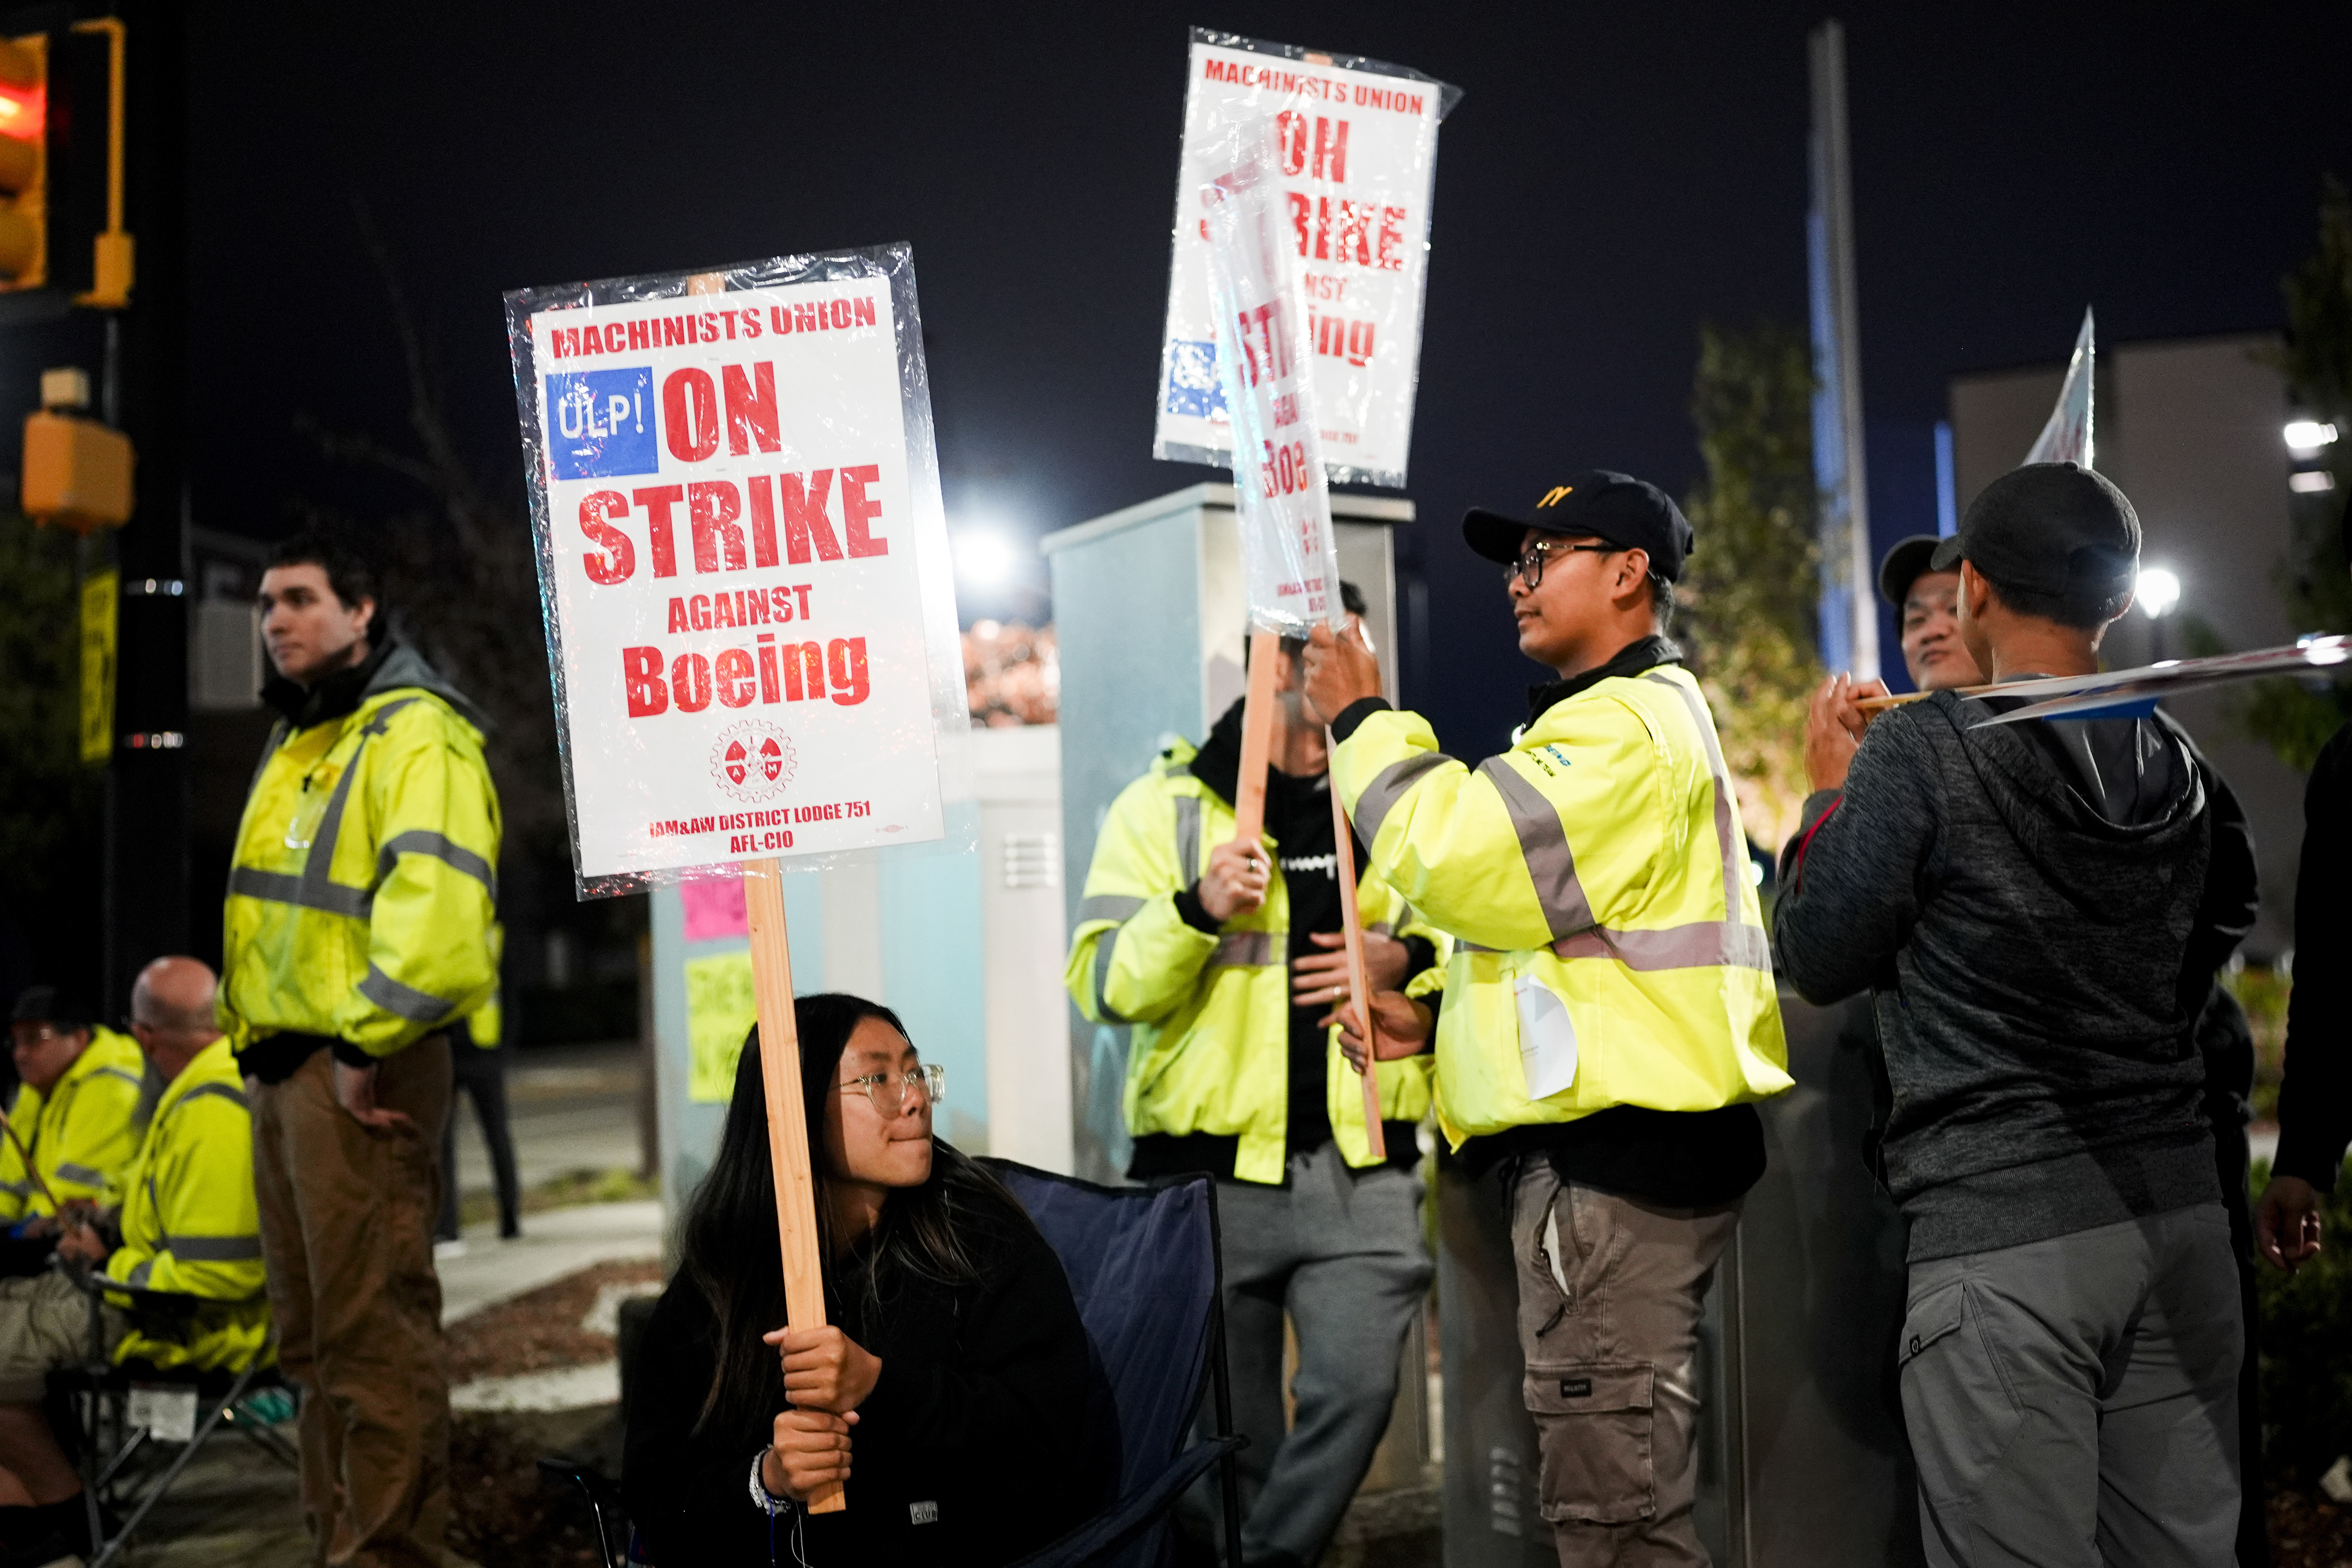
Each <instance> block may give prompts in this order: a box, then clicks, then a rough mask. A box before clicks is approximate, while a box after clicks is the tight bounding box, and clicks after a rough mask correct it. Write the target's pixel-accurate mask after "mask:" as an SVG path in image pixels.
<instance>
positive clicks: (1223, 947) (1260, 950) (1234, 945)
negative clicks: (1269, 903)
mask: <svg viewBox="0 0 2352 1568" xmlns="http://www.w3.org/2000/svg"><path fill="white" fill-rule="evenodd" d="M1277 962H1280V961H1278V960H1277V959H1276V957H1275V956H1274V933H1273V932H1272V931H1227V932H1226V933H1225V934H1224V935H1223V936H1221V937H1219V938H1218V939H1217V945H1216V946H1215V947H1214V948H1213V949H1212V950H1211V951H1210V953H1209V963H1210V965H1211V966H1212V967H1213V966H1215V965H1217V964H1220V963H1235V964H1255V965H1257V966H1259V967H1261V968H1263V967H1264V966H1265V965H1266V964H1269V963H1277Z"/></svg>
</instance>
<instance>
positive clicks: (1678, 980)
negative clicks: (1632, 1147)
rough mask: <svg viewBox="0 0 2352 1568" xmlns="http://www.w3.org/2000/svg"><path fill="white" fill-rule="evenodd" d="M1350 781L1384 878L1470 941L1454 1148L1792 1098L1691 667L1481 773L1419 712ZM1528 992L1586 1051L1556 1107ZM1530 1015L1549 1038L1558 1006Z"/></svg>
mask: <svg viewBox="0 0 2352 1568" xmlns="http://www.w3.org/2000/svg"><path fill="white" fill-rule="evenodd" d="M1331 776H1332V780H1333V783H1334V784H1335V785H1336V786H1337V787H1338V789H1339V793H1340V797H1341V798H1342V799H1343V800H1344V801H1345V802H1346V803H1347V805H1348V810H1349V817H1350V819H1351V820H1352V821H1353V822H1354V824H1355V826H1356V833H1357V837H1360V838H1361V839H1362V840H1363V841H1364V842H1365V843H1366V844H1367V845H1369V846H1370V849H1371V864H1372V868H1373V869H1374V870H1376V871H1377V872H1379V873H1380V875H1381V877H1382V878H1383V879H1386V880H1387V881H1388V882H1389V883H1391V885H1393V886H1394V887H1395V888H1396V889H1397V890H1398V891H1399V892H1400V893H1402V895H1403V896H1404V897H1405V898H1406V899H1408V900H1411V901H1412V907H1413V908H1415V909H1416V910H1420V911H1422V913H1423V915H1424V916H1425V917H1426V918H1427V919H1428V920H1429V921H1430V922H1431V923H1432V924H1433V925H1436V926H1438V927H1440V928H1441V929H1443V930H1444V931H1447V932H1449V933H1450V934H1451V935H1453V937H1454V939H1455V943H1456V945H1455V947H1454V956H1453V960H1452V963H1450V964H1449V965H1448V967H1447V970H1446V975H1445V1005H1444V1008H1443V1009H1442V1010H1441V1012H1440V1014H1439V1018H1438V1041H1437V1109H1438V1118H1439V1121H1440V1123H1441V1124H1442V1125H1443V1126H1444V1130H1445V1132H1446V1135H1447V1136H1448V1137H1449V1138H1450V1139H1451V1140H1452V1141H1453V1142H1454V1146H1455V1147H1457V1148H1458V1147H1460V1146H1461V1144H1462V1142H1464V1141H1465V1139H1467V1138H1471V1137H1476V1136H1479V1135H1481V1134H1486V1133H1494V1132H1500V1131H1504V1130H1506V1129H1507V1128H1511V1127H1518V1126H1525V1125H1528V1124H1531V1123H1537V1122H1559V1121H1575V1120H1577V1119H1578V1118H1580V1117H1583V1116H1588V1115H1590V1114H1591V1113H1592V1112H1593V1111H1596V1110H1604V1109H1606V1108H1608V1107H1610V1106H1613V1105H1640V1106H1647V1107H1650V1108H1651V1109H1653V1110H1717V1109H1719V1108H1721V1107H1723V1106H1727V1105H1732V1104H1736V1103H1738V1102H1740V1101H1742V1100H1761V1099H1764V1098H1766V1097H1768V1096H1770V1095H1774V1094H1778V1093H1780V1091H1781V1090H1783V1089H1788V1088H1790V1084H1791V1081H1792V1080H1791V1079H1790V1077H1789V1073H1788V1060H1789V1053H1788V1046H1787V1043H1786V1041H1785V1040H1784V1039H1783V1037H1782V1035H1781V1030H1780V1002H1779V1000H1778V998H1777V996H1776V994H1775V992H1774V988H1773V983H1772V960H1771V949H1770V944H1769V940H1768V939H1767V936H1766V934H1765V930H1764V923H1763V915H1762V910H1761V907H1760V905H1759V902H1758V900H1757V897H1756V889H1755V887H1754V885H1753V883H1752V881H1751V879H1750V877H1749V872H1748V849H1747V844H1748V840H1747V835H1746V833H1745V832H1744V831H1743V829H1742V828H1741V826H1740V821H1739V803H1738V799H1737V797H1736V796H1735V795H1733V793H1732V789H1731V784H1730V781H1729V779H1728V778H1727V775H1726V773H1725V770H1724V765H1723V751H1722V747H1721V745H1720V744H1719V743H1718V742H1717V738H1716V732H1715V721H1714V720H1713V719H1712V718H1711V717H1710V716H1709V714H1708V713H1707V710H1706V700H1705V699H1704V698H1703V697H1702V696H1701V695H1700V693H1699V689H1698V683H1697V682H1696V680H1694V679H1692V678H1691V676H1690V675H1689V674H1688V673H1687V672H1686V671H1685V670H1684V669H1682V668H1680V667H1678V666H1674V665H1660V666H1657V667H1655V668H1650V669H1647V670H1644V671H1642V672H1641V673H1640V674H1638V675H1632V676H1611V677H1607V678H1605V679H1601V680H1599V681H1596V682H1595V683H1594V684H1593V685H1591V686H1590V687H1588V688H1586V689H1584V690H1582V691H1580V692H1578V693H1576V694H1575V695H1573V696H1571V697H1569V698H1567V699H1565V700H1561V701H1559V702H1556V703H1554V704H1553V705H1552V706H1551V707H1550V708H1549V709H1548V710H1545V711H1544V713H1543V714H1542V715H1541V716H1540V717H1539V718H1538V719H1537V720H1536V721H1534V722H1533V723H1531V724H1529V725H1528V726H1527V727H1526V729H1525V730H1523V731H1521V732H1520V734H1519V736H1518V738H1517V741H1516V742H1515V743H1514V744H1513V746H1512V748H1511V750H1509V751H1508V752H1504V753H1503V754H1502V755H1500V756H1496V757H1489V758H1488V759H1486V761H1485V762H1483V763H1479V764H1478V765H1477V766H1476V767H1475V768H1470V767H1465V766H1464V765H1463V764H1462V763H1459V762H1456V761H1454V759H1453V758H1451V757H1448V756H1446V755H1444V753H1442V752H1439V751H1438V749H1437V737H1436V735H1435V734H1434V732H1433V731H1431V729H1430V727H1429V725H1428V724H1427V723H1426V722H1425V721H1423V720H1422V719H1421V718H1420V717H1419V716H1418V715H1417V714H1412V713H1403V712H1395V711H1381V712H1375V713H1372V714H1371V715H1370V717H1369V718H1366V719H1364V720H1363V721H1361V722H1360V724H1358V725H1357V727H1356V728H1355V729H1354V730H1353V731H1350V732H1349V735H1348V738H1347V739H1346V740H1345V741H1343V742H1341V743H1340V744H1339V747H1338V749H1337V750H1336V751H1335V752H1333V754H1332V761H1331ZM1523 981H1524V982H1527V983H1528V984H1534V985H1539V986H1542V987H1545V988H1547V989H1549V991H1550V992H1551V993H1552V994H1553V995H1555V996H1557V997H1558V998H1559V1001H1560V1002H1561V1003H1562V1004H1563V1005H1564V1006H1565V1010H1566V1013H1567V1018H1568V1022H1569V1024H1570V1026H1571V1027H1572V1030H1573V1037H1574V1041H1575V1075H1574V1077H1573V1079H1571V1080H1570V1082H1569V1085H1568V1087H1567V1088H1566V1089H1561V1090H1559V1091H1558V1092H1555V1093H1551V1094H1548V1095H1547V1096H1545V1097H1544V1098H1543V1099H1541V1100H1530V1099H1529V1098H1528V1088H1529V1083H1530V1080H1529V1078H1528V1067H1527V1065H1526V1063H1525V1062H1524V1061H1523V1059H1522V1058H1521V1055H1520V1017H1521V1016H1522V1015H1521V1005H1522V998H1521V997H1520V995H1519V994H1518V988H1519V986H1520V984H1521V983H1522V982H1523ZM1533 1006H1534V1008H1535V1012H1534V1015H1533V1016H1536V1017H1537V1018H1538V1020H1539V1023H1538V1027H1542V1026H1543V1025H1542V1023H1541V1022H1540V1021H1541V1020H1543V1019H1544V1017H1545V1014H1546V1012H1547V1011H1548V1005H1547V1004H1546V1003H1545V1002H1544V1001H1543V1000H1542V999H1541V998H1540V996H1539V995H1538V998H1537V1000H1536V1001H1535V1003H1534V1004H1533ZM1552 1059H1554V1060H1558V1059H1559V1058H1558V1056H1557V1055H1555V1056H1554V1057H1553V1058H1552Z"/></svg>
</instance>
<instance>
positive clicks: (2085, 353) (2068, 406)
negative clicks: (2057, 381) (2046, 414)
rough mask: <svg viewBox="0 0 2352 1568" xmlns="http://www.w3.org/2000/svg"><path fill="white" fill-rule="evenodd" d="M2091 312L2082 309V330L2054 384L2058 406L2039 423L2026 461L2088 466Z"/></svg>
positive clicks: (2089, 456)
mask: <svg viewBox="0 0 2352 1568" xmlns="http://www.w3.org/2000/svg"><path fill="white" fill-rule="evenodd" d="M2093 357H2094V355H2093V352H2092V346H2091V312H2090V309H2089V307H2087V306H2085V307H2084V310H2083V330H2082V331H2080V332H2078V333H2076V334H2075V336H2074V357H2073V358H2072V359H2070V360H2068V361H2067V362H2066V380H2065V383H2064V384H2063V385H2061V386H2060V387H2059V388H2058V406H2057V407H2055V408H2053V409H2052V410H2051V411H2050V423H2049V424H2047V425H2044V426H2042V434H2041V435H2040V436H2039V437H2036V438H2035V440H2034V443H2033V450H2032V451H2031V452H2028V453H2026V454H2025V460H2026V461H2027V462H2029V463H2073V464H2074V465H2076V466H2077V467H2079V468H2089V467H2091V382H2092V374H2091V370H2092V359H2093Z"/></svg>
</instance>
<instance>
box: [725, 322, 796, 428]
mask: <svg viewBox="0 0 2352 1568" xmlns="http://www.w3.org/2000/svg"><path fill="white" fill-rule="evenodd" d="M730 319H731V318H730ZM719 384H720V385H721V386H723V387H724V388H725V389H726V393H727V449H728V450H729V451H730V452H732V453H734V454H735V455H736V456H737V457H739V458H740V457H742V456H744V455H745V454H747V453H749V452H750V451H751V443H752V442H753V441H755V440H756V441H758V442H759V443H760V450H761V451H762V452H773V451H776V450H778V449H779V447H781V445H782V443H781V442H780V441H779V440H778V438H777V436H776V367H775V366H774V365H773V364H771V363H766V362H765V361H762V362H761V363H758V364H755V365H753V366H752V367H751V377H750V379H749V380H746V379H745V378H744V375H743V367H742V366H741V365H737V364H730V365H728V366H726V367H725V368H724V369H722V370H720V371H719Z"/></svg>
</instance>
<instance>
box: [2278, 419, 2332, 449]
mask: <svg viewBox="0 0 2352 1568" xmlns="http://www.w3.org/2000/svg"><path fill="white" fill-rule="evenodd" d="M2281 434H2283V435H2284V436H2285V437H2286V445H2287V450H2289V451H2291V452H2293V453H2294V455H2295V456H2296V457H2298V458H2308V457H2310V456H2311V455H2312V454H2313V453H2314V452H2316V451H2318V450H2319V449H2320V448H2321V447H2325V446H2327V445H2329V444H2330V443H2332V442H2333V441H2334V440H2335V439H2336V426H2333V425H2323V424H2321V423H2320V422H2319V421H2318V420H2316V419H2294V420H2290V421H2288V423H2287V426H2286V428H2285V430H2284V431H2283V432H2281Z"/></svg>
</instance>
